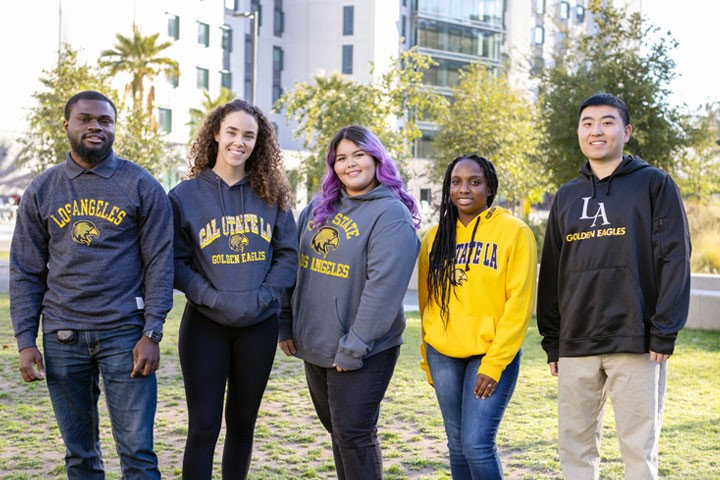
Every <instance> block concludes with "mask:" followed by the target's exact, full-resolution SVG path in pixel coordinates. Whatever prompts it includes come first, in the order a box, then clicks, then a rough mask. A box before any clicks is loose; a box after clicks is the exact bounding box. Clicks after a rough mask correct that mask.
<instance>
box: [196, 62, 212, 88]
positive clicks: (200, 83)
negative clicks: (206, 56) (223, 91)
mask: <svg viewBox="0 0 720 480" xmlns="http://www.w3.org/2000/svg"><path fill="white" fill-rule="evenodd" d="M208 85H209V82H208V69H207V68H201V67H197V88H199V89H201V90H207V89H208Z"/></svg>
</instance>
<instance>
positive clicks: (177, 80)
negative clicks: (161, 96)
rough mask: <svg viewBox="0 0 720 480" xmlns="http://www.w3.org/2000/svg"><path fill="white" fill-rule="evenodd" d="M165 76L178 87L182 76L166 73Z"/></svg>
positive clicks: (172, 84) (173, 85)
mask: <svg viewBox="0 0 720 480" xmlns="http://www.w3.org/2000/svg"><path fill="white" fill-rule="evenodd" d="M165 78H166V79H167V81H168V83H169V84H170V85H171V86H172V87H173V88H177V87H178V85H180V77H178V76H177V75H166V76H165Z"/></svg>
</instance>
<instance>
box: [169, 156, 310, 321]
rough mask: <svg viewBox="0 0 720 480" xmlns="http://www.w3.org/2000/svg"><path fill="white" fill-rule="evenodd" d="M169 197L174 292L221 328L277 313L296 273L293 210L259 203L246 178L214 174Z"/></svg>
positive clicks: (208, 171)
mask: <svg viewBox="0 0 720 480" xmlns="http://www.w3.org/2000/svg"><path fill="white" fill-rule="evenodd" d="M169 196H170V202H171V204H172V207H173V216H174V221H175V288H177V289H178V290H180V291H182V292H184V293H185V296H186V297H187V299H188V300H189V301H190V303H191V304H192V305H193V306H194V307H195V308H196V309H197V310H198V311H200V312H201V313H202V314H203V315H205V316H206V317H208V318H210V319H211V320H214V321H215V322H217V323H220V324H222V325H226V326H230V327H246V326H249V325H253V324H256V323H260V322H262V321H263V320H266V319H268V318H270V317H271V316H272V315H274V314H276V313H277V312H278V309H279V306H280V296H281V294H282V293H283V292H284V291H285V290H286V289H288V288H289V287H291V286H292V284H293V280H294V279H295V272H296V270H297V230H296V226H295V218H294V217H293V214H292V212H291V211H289V210H283V209H282V208H280V207H279V206H278V205H269V204H268V203H267V202H265V201H264V200H262V199H260V198H258V197H257V195H255V192H254V191H253V189H252V188H251V187H250V184H249V182H248V179H247V178H245V179H243V180H241V181H240V182H238V183H236V184H235V185H232V186H228V185H227V184H226V183H225V182H224V181H222V180H221V179H220V177H218V176H217V175H216V174H215V173H214V172H213V171H212V170H211V169H205V170H203V171H202V172H201V173H200V175H198V176H197V177H195V178H192V179H190V180H185V181H183V182H181V183H179V184H178V185H177V186H176V187H175V188H173V189H172V190H171V191H170V193H169Z"/></svg>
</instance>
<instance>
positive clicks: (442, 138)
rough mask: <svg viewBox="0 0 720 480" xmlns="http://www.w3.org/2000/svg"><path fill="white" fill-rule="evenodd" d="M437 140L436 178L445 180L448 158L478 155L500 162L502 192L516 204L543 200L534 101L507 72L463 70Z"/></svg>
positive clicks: (497, 164)
mask: <svg viewBox="0 0 720 480" xmlns="http://www.w3.org/2000/svg"><path fill="white" fill-rule="evenodd" d="M437 125H438V129H439V133H438V134H437V136H436V137H435V141H434V142H433V154H434V156H435V158H436V163H435V165H434V168H433V177H434V178H435V179H436V180H438V181H442V177H443V175H444V173H445V169H446V167H447V165H448V163H449V162H450V161H451V160H452V159H454V158H456V157H458V156H460V155H467V154H472V153H475V154H478V155H482V156H484V157H486V158H488V159H489V160H490V161H491V162H493V164H494V165H495V167H496V170H497V173H498V180H499V182H500V188H501V190H500V196H501V197H502V198H505V199H507V200H509V201H510V204H511V205H512V206H513V208H514V206H515V205H516V203H517V202H518V201H519V200H521V199H527V200H529V201H534V202H536V201H539V200H540V198H541V195H542V192H543V191H544V190H545V188H546V187H547V182H546V180H545V177H544V176H542V175H529V174H528V172H535V171H537V170H538V168H537V167H536V163H537V157H538V154H539V147H540V139H541V133H542V132H541V131H540V129H538V127H537V122H536V120H535V114H534V108H533V105H532V104H531V103H530V102H529V101H528V100H527V99H525V98H524V97H523V96H522V94H521V93H520V92H517V91H514V90H513V89H512V88H511V87H510V85H509V84H508V80H507V77H506V76H505V75H497V74H495V73H494V72H493V71H491V70H489V69H488V68H487V67H485V66H483V65H482V64H480V63H473V64H471V65H469V66H468V67H466V68H465V69H463V70H462V71H461V72H460V79H459V82H458V85H457V87H455V88H453V102H452V105H451V106H450V107H449V108H445V109H444V111H443V114H442V115H440V116H439V118H438V121H437Z"/></svg>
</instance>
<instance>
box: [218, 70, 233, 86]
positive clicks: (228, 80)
mask: <svg viewBox="0 0 720 480" xmlns="http://www.w3.org/2000/svg"><path fill="white" fill-rule="evenodd" d="M220 86H221V87H223V88H227V89H228V90H232V73H230V71H229V70H220Z"/></svg>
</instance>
